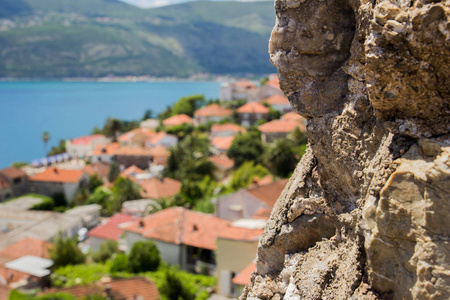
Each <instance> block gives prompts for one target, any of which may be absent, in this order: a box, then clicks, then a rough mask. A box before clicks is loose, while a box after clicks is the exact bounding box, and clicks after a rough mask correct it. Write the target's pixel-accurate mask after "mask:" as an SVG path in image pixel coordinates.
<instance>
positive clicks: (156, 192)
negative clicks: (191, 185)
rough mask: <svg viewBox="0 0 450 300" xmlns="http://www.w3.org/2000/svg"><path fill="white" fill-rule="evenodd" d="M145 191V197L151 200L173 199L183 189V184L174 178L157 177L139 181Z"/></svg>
mask: <svg viewBox="0 0 450 300" xmlns="http://www.w3.org/2000/svg"><path fill="white" fill-rule="evenodd" d="M137 183H138V184H139V185H140V186H141V188H142V191H143V196H144V197H146V198H149V199H161V198H167V197H172V196H174V195H176V194H178V192H179V191H180V189H181V182H179V181H178V180H175V179H172V178H164V179H159V178H156V177H153V178H150V179H144V180H140V181H137Z"/></svg>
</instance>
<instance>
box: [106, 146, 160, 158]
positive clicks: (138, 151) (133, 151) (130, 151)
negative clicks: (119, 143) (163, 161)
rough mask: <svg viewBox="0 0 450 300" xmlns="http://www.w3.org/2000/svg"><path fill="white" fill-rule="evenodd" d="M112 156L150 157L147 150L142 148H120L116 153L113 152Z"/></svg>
mask: <svg viewBox="0 0 450 300" xmlns="http://www.w3.org/2000/svg"><path fill="white" fill-rule="evenodd" d="M114 155H122V156H151V153H150V151H149V150H148V149H145V148H142V147H128V146H125V147H120V148H119V149H117V150H116V151H114Z"/></svg>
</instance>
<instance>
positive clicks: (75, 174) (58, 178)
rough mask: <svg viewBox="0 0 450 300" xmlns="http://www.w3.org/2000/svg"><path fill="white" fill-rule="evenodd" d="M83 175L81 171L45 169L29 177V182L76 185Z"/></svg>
mask: <svg viewBox="0 0 450 300" xmlns="http://www.w3.org/2000/svg"><path fill="white" fill-rule="evenodd" d="M83 174H84V171H81V170H65V169H58V168H47V169H46V170H45V171H44V172H42V173H38V174H36V175H33V176H31V177H30V180H31V181H45V182H65V183H77V182H79V181H80V179H81V177H82V176H83Z"/></svg>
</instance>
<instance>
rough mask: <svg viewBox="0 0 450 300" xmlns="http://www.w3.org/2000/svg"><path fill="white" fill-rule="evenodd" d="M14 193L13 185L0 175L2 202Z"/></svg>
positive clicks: (0, 197) (0, 198) (0, 200)
mask: <svg viewBox="0 0 450 300" xmlns="http://www.w3.org/2000/svg"><path fill="white" fill-rule="evenodd" d="M12 195H13V192H12V189H11V185H10V184H9V182H7V181H6V180H5V179H3V178H1V177H0V202H3V201H6V200H8V199H11V198H12Z"/></svg>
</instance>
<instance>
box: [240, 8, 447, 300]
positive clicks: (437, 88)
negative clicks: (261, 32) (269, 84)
mask: <svg viewBox="0 0 450 300" xmlns="http://www.w3.org/2000/svg"><path fill="white" fill-rule="evenodd" d="M275 8H276V13H277V22H276V25H275V27H274V29H273V32H272V36H271V40H270V43H269V53H270V56H271V60H272V63H273V64H274V65H275V66H276V67H277V69H278V73H279V79H280V85H281V88H282V89H283V91H284V92H285V94H286V95H287V96H288V98H289V100H290V102H291V105H292V106H293V108H294V110H295V111H297V112H298V113H299V114H301V115H303V116H304V117H306V118H307V119H308V126H307V129H308V141H309V145H308V150H307V152H306V154H305V155H304V156H303V158H302V160H301V161H300V163H299V165H298V166H297V169H296V171H295V172H294V174H293V176H292V178H291V179H290V182H289V183H288V185H287V186H286V188H285V190H284V192H283V193H282V195H281V196H280V198H279V199H278V201H277V204H276V206H275V208H274V210H273V212H272V215H271V218H270V220H269V222H268V225H267V226H266V229H265V232H264V235H263V237H262V239H261V241H260V244H259V248H258V255H257V263H256V264H257V272H256V273H254V274H253V276H252V282H251V284H250V285H249V286H247V287H246V289H245V290H244V293H243V295H242V296H241V298H242V299H246V298H249V299H250V298H259V299H282V298H286V299H450V244H449V243H450V205H449V204H450V203H449V202H450V159H449V154H450V141H449V138H448V134H449V131H450V107H449V106H450V105H449V103H450V101H449V88H450V80H449V77H450V76H449V75H450V68H449V65H450V64H449V62H450V47H449V42H450V24H449V22H448V20H449V13H450V1H439V0H433V1H430V0H427V1H423V0H417V1H400V0H397V1H394V0H391V1H386V0H384V1H378V0H375V1H366V0H298V1H296V0H276V1H275Z"/></svg>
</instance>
